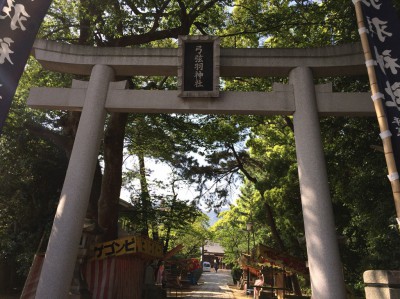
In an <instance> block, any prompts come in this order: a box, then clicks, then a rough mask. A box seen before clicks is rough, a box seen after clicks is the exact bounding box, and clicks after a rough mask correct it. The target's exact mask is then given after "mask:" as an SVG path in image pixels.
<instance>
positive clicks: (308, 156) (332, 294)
mask: <svg viewBox="0 0 400 299" xmlns="http://www.w3.org/2000/svg"><path fill="white" fill-rule="evenodd" d="M289 80H290V83H291V84H292V85H293V88H294V98H295V109H296V110H295V113H294V119H293V122H294V135H295V142H296V153H297V163H298V171H299V180H300V191H301V203H302V208H303V218H304V228H305V235H306V245H307V255H308V263H309V269H310V275H311V280H312V297H313V298H316V299H345V298H346V291H345V285H344V278H343V272H342V264H341V262H340V255H339V248H338V242H337V236H336V230H335V223H334V216H333V209H332V202H331V198H330V193H329V186H328V175H327V171H326V164H325V157H324V153H323V147H322V141H321V133H320V125H319V117H318V109H317V104H316V96H315V87H314V83H313V75H312V72H311V70H310V69H309V68H306V67H298V68H295V69H293V70H292V71H291V72H290V75H289Z"/></svg>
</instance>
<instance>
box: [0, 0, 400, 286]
mask: <svg viewBox="0 0 400 299" xmlns="http://www.w3.org/2000/svg"><path fill="white" fill-rule="evenodd" d="M393 2H394V4H395V5H396V7H400V5H399V4H400V1H398V0H396V1H393ZM185 34H212V35H218V36H220V37H221V44H222V46H223V47H238V48H239V47H244V48H246V47H266V48H279V47H299V48H302V47H320V46H329V45H337V44H343V43H349V42H356V41H358V33H357V26H356V20H355V15H354V9H353V5H352V3H351V1H349V0H322V1H311V0H308V1H307V0H302V1H300V0H297V1H289V0H208V1H203V0H167V1H160V0H140V1H131V0H80V1H67V0H55V1H53V4H52V6H51V8H50V10H49V13H48V15H47V17H46V19H45V22H44V23H43V26H42V28H41V31H40V37H41V38H45V39H51V40H57V41H60V42H66V43H72V44H80V45H90V46H97V47H176V38H177V37H178V35H185ZM72 77H73V76H71V75H65V74H58V73H49V72H47V71H45V70H43V69H42V68H41V67H40V66H39V65H38V64H37V62H35V60H34V59H31V60H30V61H29V63H28V65H27V68H26V70H25V73H24V76H23V78H22V79H21V82H20V86H19V90H18V93H17V95H16V97H15V100H14V102H13V107H12V109H11V113H10V116H9V118H8V121H7V125H6V127H5V129H4V134H3V135H2V136H1V137H0V178H1V179H0V216H1V217H0V266H1V267H0V271H1V269H2V268H4V267H3V264H4V265H7V267H9V268H12V269H13V270H11V272H10V273H14V272H15V273H17V274H18V275H19V276H20V277H21V278H22V280H21V281H23V278H24V276H25V275H26V274H27V271H28V268H29V265H30V261H31V258H32V256H33V253H34V252H35V251H36V249H37V248H38V246H39V243H40V240H41V239H42V236H46V232H48V230H49V227H50V226H51V221H52V218H53V213H54V210H55V206H56V204H57V200H58V198H59V193H60V190H61V188H62V182H63V178H64V175H65V171H66V166H67V162H68V158H69V155H70V152H71V148H72V144H73V139H74V136H75V133H76V128H77V125H78V123H79V117H80V114H79V112H66V111H37V110H31V109H28V108H27V107H26V104H25V102H26V98H27V93H28V90H29V88H30V87H32V86H64V87H68V86H70V84H71V79H72ZM74 79H84V80H86V79H87V78H82V77H76V76H75V77H74ZM118 79H121V80H122V79H124V80H127V82H128V85H129V88H131V89H160V90H163V89H175V88H176V78H158V77H136V78H118ZM273 82H281V83H287V78H244V77H236V78H228V77H227V78H221V88H223V89H225V90H240V91H270V90H271V89H272V83H273ZM326 82H332V84H333V89H334V91H338V92H342V91H368V90H369V88H368V80H367V78H366V77H361V78H359V77H357V78H320V79H319V80H318V82H316V83H320V84H323V83H326ZM321 134H322V137H323V142H324V150H325V155H326V160H327V164H328V174H329V183H330V187H331V194H332V200H333V205H334V211H335V221H336V226H337V233H338V236H339V237H340V238H339V240H340V249H341V255H342V262H343V266H344V275H345V279H346V283H347V284H348V285H349V286H350V287H352V288H354V289H356V290H358V292H359V293H360V292H361V290H362V272H363V271H365V270H367V269H377V268H385V269H396V268H398V267H399V261H400V256H399V254H400V253H399V252H400V251H399V250H398V249H399V245H400V242H399V240H400V239H399V234H398V230H397V228H396V220H395V212H394V204H393V201H392V199H391V198H392V196H391V191H390V184H389V183H388V182H387V179H386V167H385V162H384V157H383V154H382V153H381V152H379V151H376V150H375V149H376V148H379V146H380V143H381V141H380V140H379V136H378V129H377V124H376V120H375V119H374V118H350V117H349V118H343V117H342V118H335V117H329V118H323V119H321ZM294 142H295V141H294V133H293V124H292V119H291V117H284V116H274V117H260V116H227V115H224V116H217V115H204V116H201V115H174V114H171V115H128V114H123V113H111V114H109V115H108V118H107V126H106V128H105V137H104V142H103V144H102V148H101V153H100V156H99V163H98V168H97V171H96V174H95V178H94V181H93V187H92V193H91V200H90V206H89V210H88V213H87V217H88V218H92V219H94V220H96V221H98V223H99V224H100V225H101V226H102V227H103V228H105V229H106V231H107V233H106V234H105V235H104V236H103V238H104V240H111V239H113V238H116V237H117V233H118V220H120V222H123V223H124V225H126V226H127V227H129V230H130V231H131V232H132V233H141V234H146V235H152V236H157V237H159V238H162V239H163V240H164V246H165V251H167V250H169V249H171V248H172V247H173V246H176V245H178V244H180V243H185V244H187V246H186V248H185V249H184V254H185V255H186V256H193V255H198V254H199V253H198V250H199V248H200V246H201V245H202V244H203V243H204V241H205V240H206V239H208V238H211V235H210V232H209V231H208V229H207V228H208V227H207V224H206V218H205V217H204V215H203V214H202V213H201V211H200V210H199V204H200V203H202V204H205V205H206V206H207V208H208V209H215V210H217V211H219V210H220V209H221V208H224V207H229V208H228V210H225V211H224V212H222V213H221V214H220V216H221V219H220V220H219V221H218V222H217V224H216V225H215V227H214V228H213V230H211V232H212V233H213V234H214V238H215V240H217V241H219V242H221V243H222V244H223V245H224V247H225V250H226V255H227V256H226V259H225V261H228V262H230V263H232V264H234V263H235V261H236V259H237V257H238V256H239V254H240V253H241V252H244V251H246V250H247V244H248V242H249V243H250V244H251V246H254V245H255V244H257V243H263V244H268V245H269V246H272V247H275V248H277V249H280V250H283V251H286V252H289V253H291V254H293V255H295V256H297V257H299V258H304V259H305V258H306V252H305V244H304V232H303V222H302V215H301V202H300V194H299V193H300V192H299V182H298V176H297V165H296V156H295V143H294ZM150 161H156V162H157V163H164V164H166V165H168V166H169V168H170V169H171V175H170V178H171V179H170V180H167V181H164V182H159V181H156V180H154V179H153V177H152V176H151V175H150V172H151V171H150V169H149V167H148V164H149V162H150ZM239 184H240V185H241V188H240V192H239V194H237V193H235V192H234V190H235V189H236V188H237V186H238V185H239ZM121 186H124V187H125V189H126V190H127V192H129V196H130V200H131V202H132V209H131V210H129V211H128V212H124V213H119V211H118V202H119V200H120V192H121ZM185 189H190V190H191V192H186V193H182V192H178V190H185ZM236 195H237V198H234V197H232V196H236ZM119 216H121V218H118V217H119ZM248 221H251V222H252V223H253V224H254V226H253V227H254V230H253V232H252V233H251V234H249V233H248V232H245V231H244V229H245V223H246V222H248ZM249 238H250V239H249ZM189 244H190V245H191V246H189ZM15 284H16V280H14V282H13V285H11V282H10V284H9V285H7V287H14V286H15ZM0 287H5V286H4V285H1V282H0Z"/></svg>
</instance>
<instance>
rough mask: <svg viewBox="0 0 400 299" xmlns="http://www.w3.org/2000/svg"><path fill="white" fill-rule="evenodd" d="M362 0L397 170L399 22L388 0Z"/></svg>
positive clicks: (399, 137) (399, 157) (399, 145)
mask: <svg viewBox="0 0 400 299" xmlns="http://www.w3.org/2000/svg"><path fill="white" fill-rule="evenodd" d="M361 3H362V5H361V6H362V10H363V16H364V23H365V26H366V30H367V36H368V41H369V45H370V51H371V53H372V55H373V57H374V60H375V61H374V62H373V63H374V65H375V66H374V68H375V72H376V77H377V81H378V82H377V83H378V86H379V91H380V93H382V94H383V97H384V101H383V103H384V107H385V111H386V117H387V121H388V125H389V128H390V132H391V133H392V137H391V139H392V146H393V153H394V158H395V161H396V166H397V170H398V171H400V60H399V59H400V22H399V19H398V17H397V15H396V10H395V9H394V7H393V4H392V2H391V1H390V0H361ZM367 63H368V62H367ZM370 63H371V62H370ZM376 96H378V95H376ZM373 97H374V95H373Z"/></svg>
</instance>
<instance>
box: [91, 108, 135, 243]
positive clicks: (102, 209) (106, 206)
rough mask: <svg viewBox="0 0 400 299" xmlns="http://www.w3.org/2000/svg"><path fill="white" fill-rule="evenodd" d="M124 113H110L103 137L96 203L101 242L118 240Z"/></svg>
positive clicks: (125, 118)
mask: <svg viewBox="0 0 400 299" xmlns="http://www.w3.org/2000/svg"><path fill="white" fill-rule="evenodd" d="M127 120H128V114H126V113H112V114H111V116H110V121H109V124H108V127H107V130H106V132H105V136H104V165H105V166H104V175H103V181H102V185H101V194H100V198H99V202H98V213H99V225H100V227H101V228H102V229H104V234H103V236H102V241H103V242H106V241H110V240H114V239H116V238H118V207H119V196H120V192H121V185H122V161H123V148H124V136H125V126H126V123H127Z"/></svg>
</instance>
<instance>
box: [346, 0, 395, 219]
mask: <svg viewBox="0 0 400 299" xmlns="http://www.w3.org/2000/svg"><path fill="white" fill-rule="evenodd" d="M353 3H354V6H355V9H356V15H357V24H358V29H359V33H360V38H361V44H362V48H363V52H364V58H365V62H366V64H367V70H368V77H369V84H370V87H371V93H372V97H373V98H374V107H375V112H376V116H377V119H378V124H379V129H380V132H381V134H380V135H381V138H382V143H383V149H384V153H385V159H386V165H387V168H388V172H389V175H388V177H389V180H390V184H391V186H392V192H393V198H394V204H395V208H396V217H397V223H398V225H399V226H400V181H399V175H398V172H397V167H396V163H395V159H394V153H393V147H392V141H391V138H390V137H391V134H387V132H389V126H388V122H387V118H386V113H385V110H384V106H383V102H382V97H383V95H382V93H380V91H379V87H378V82H377V79H376V73H375V68H374V65H373V64H371V63H369V62H371V61H373V56H372V54H371V48H370V46H369V41H368V37H367V32H366V31H365V28H366V27H365V24H364V18H363V13H362V8H361V0H353ZM399 154H400V153H399Z"/></svg>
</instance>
